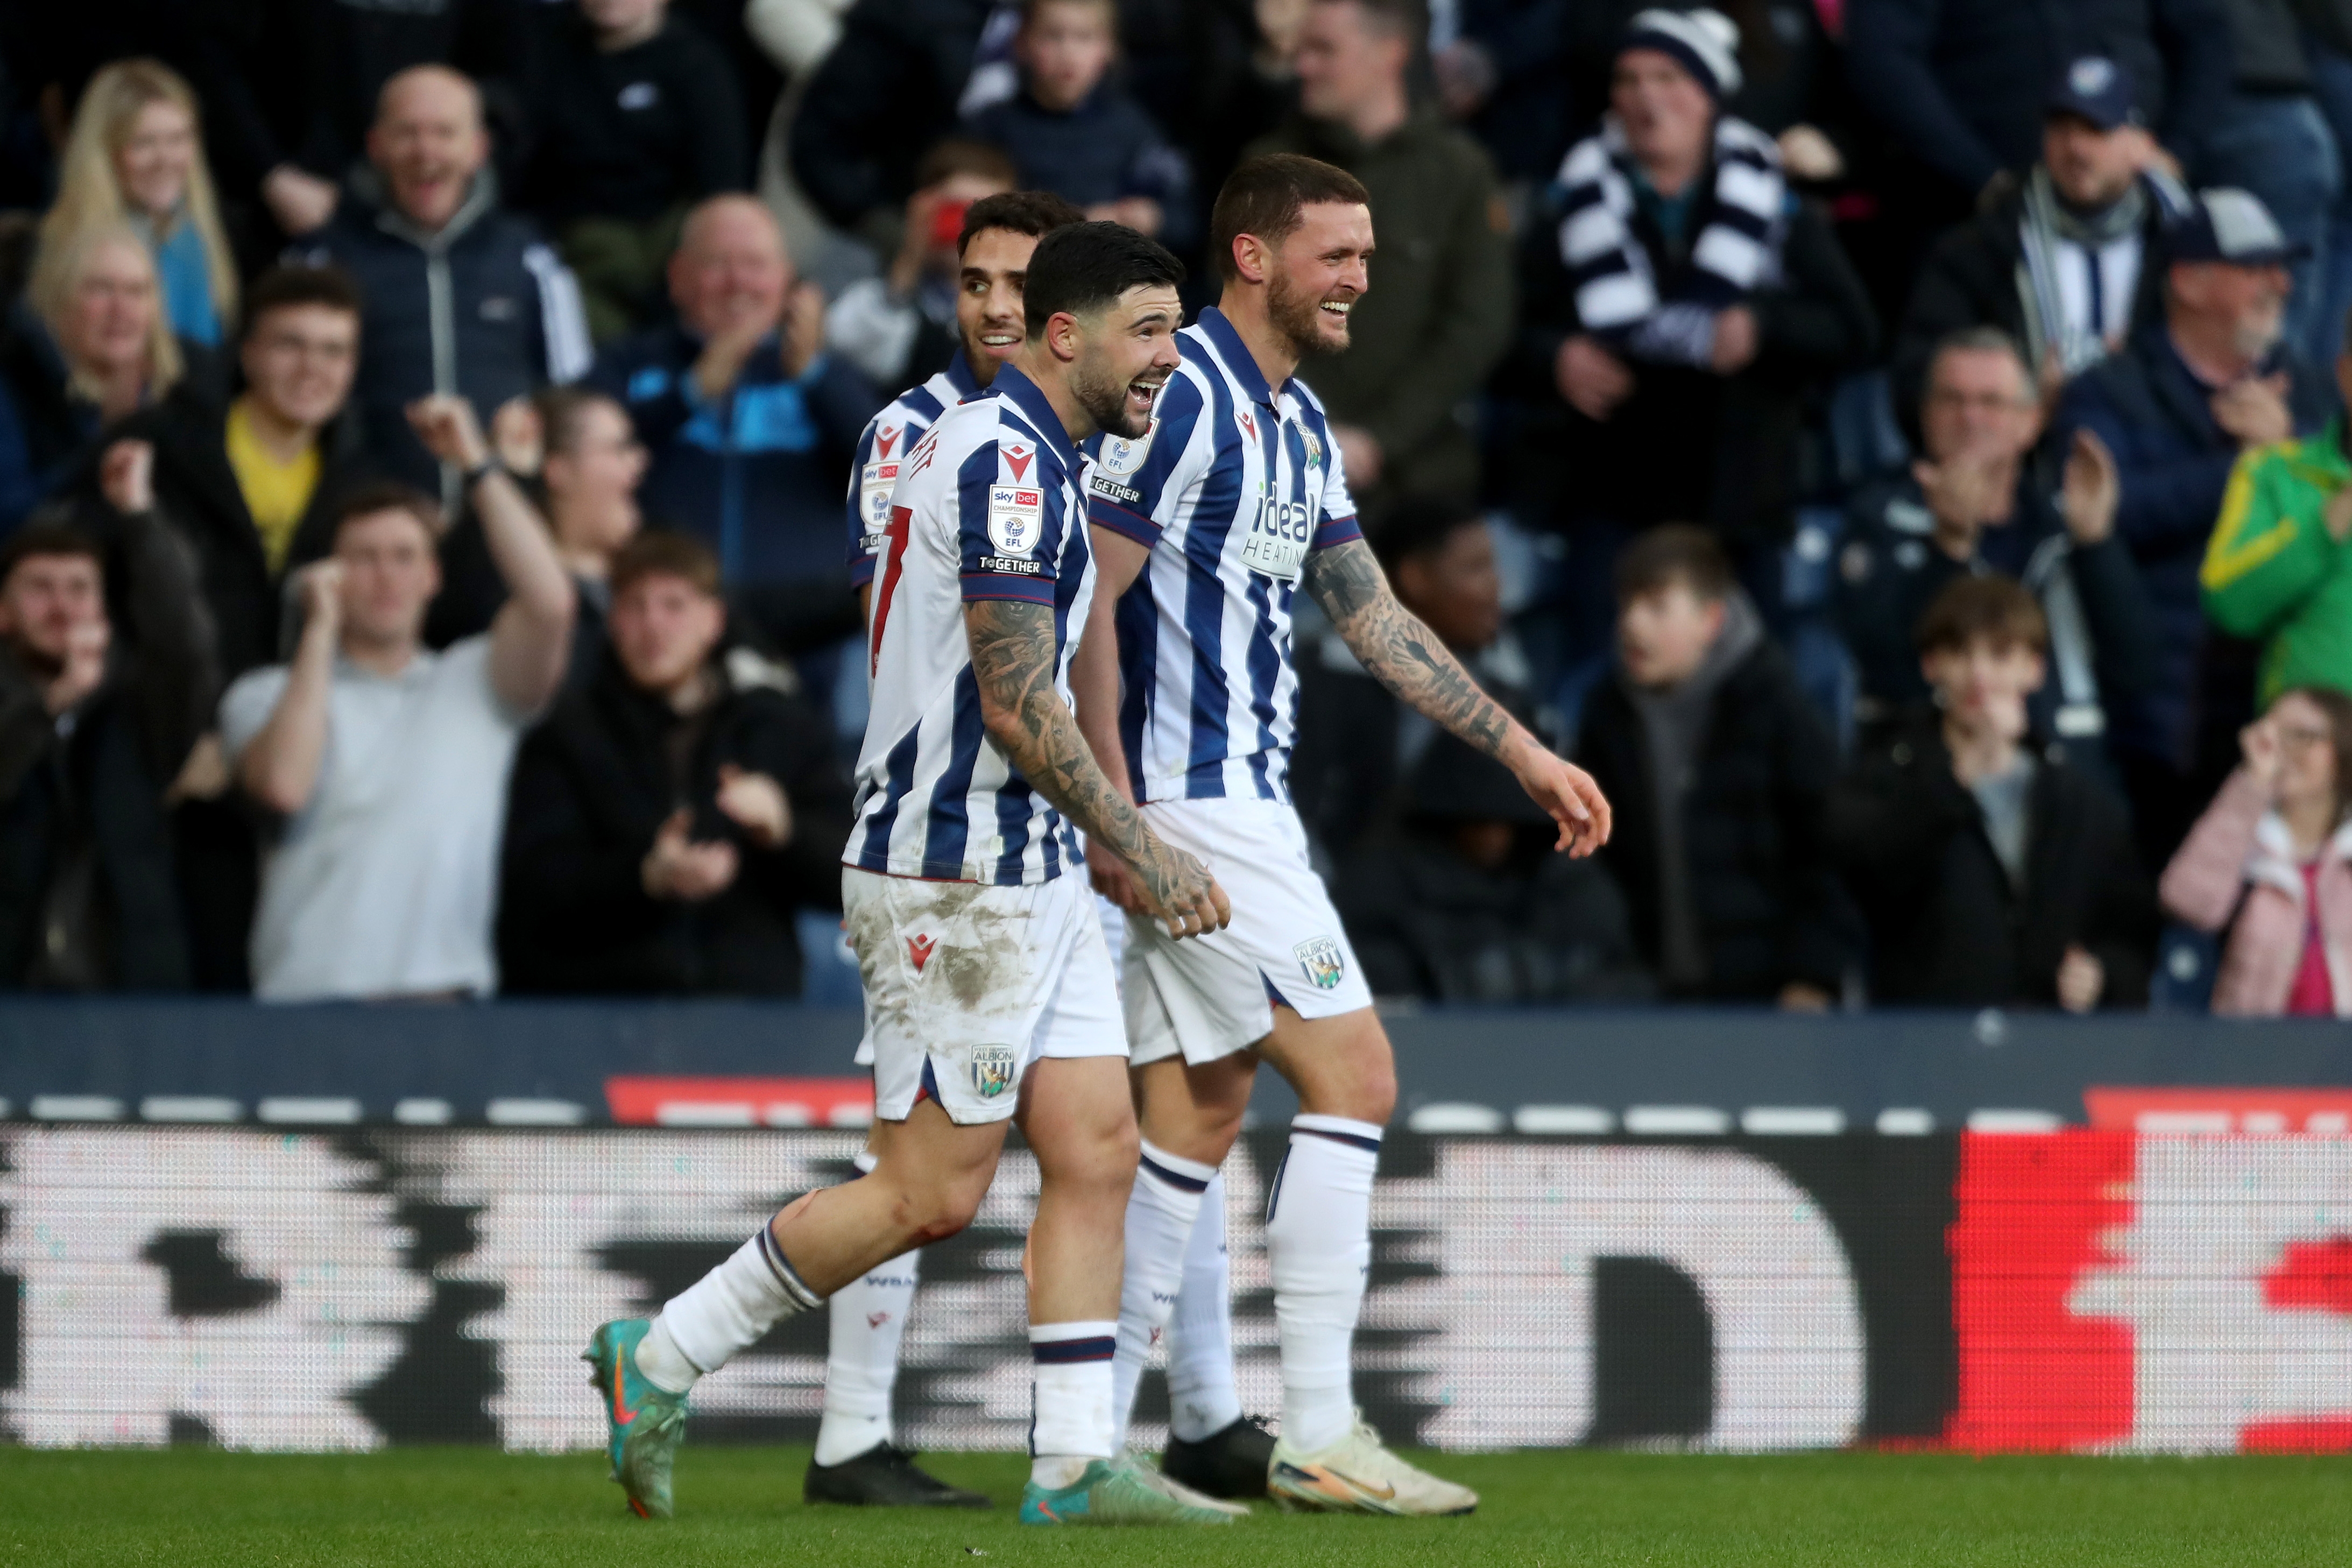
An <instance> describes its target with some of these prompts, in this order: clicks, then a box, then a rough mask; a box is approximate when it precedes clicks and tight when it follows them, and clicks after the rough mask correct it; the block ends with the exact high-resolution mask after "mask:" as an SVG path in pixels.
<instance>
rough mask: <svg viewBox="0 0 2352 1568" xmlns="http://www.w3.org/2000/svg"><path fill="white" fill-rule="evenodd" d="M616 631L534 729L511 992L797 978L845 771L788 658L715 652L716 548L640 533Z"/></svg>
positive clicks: (617, 589)
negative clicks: (801, 936)
mask: <svg viewBox="0 0 2352 1568" xmlns="http://www.w3.org/2000/svg"><path fill="white" fill-rule="evenodd" d="M612 585H613V600H612V605H613V608H612V632H613V637H612V644H611V647H610V650H609V651H608V652H607V653H605V654H604V656H603V657H602V658H600V659H599V660H598V668H597V672H596V674H595V675H594V676H593V679H591V680H590V682H589V684H588V685H587V686H586V688H585V689H583V690H580V691H576V692H574V693H572V695H571V696H569V697H567V698H566V699H565V700H563V701H562V703H561V704H559V705H558V707H557V708H556V710H555V711H554V713H553V714H552V715H551V717H550V718H549V720H548V721H547V722H546V723H545V724H542V725H541V726H540V727H539V728H538V729H537V730H534V731H532V732H531V733H530V737H529V738H528V739H526V740H525V741H524V742H523V746H522V752H521V755H520V758H518V760H517V762H516V763H515V776H514V786H513V792H512V795H511V805H509V813H508V828H507V837H506V847H505V869H504V873H503V884H502V885H503V897H502V899H501V900H500V908H499V955H500V960H501V963H502V964H503V967H504V971H505V974H506V981H507V986H508V988H509V990H514V991H568V992H588V993H614V992H670V993H694V994H729V995H779V996H791V995H797V994H799V992H800V988H801V952H800V944H799V942H798V941H797V939H796V938H795V936H794V934H793V914H794V911H795V910H798V909H799V908H801V907H802V906H803V905H814V906H815V907H818V908H824V909H837V908H839V907H840V899H841V870H840V863H841V848H842V845H843V843H844V841H845V839H846V838H847V837H848V835H849V781H848V779H847V778H846V777H845V775H844V773H843V772H842V768H841V763H840V762H839V760H838V759H837V758H836V756H835V749H834V742H833V731H832V729H831V727H830V726H828V725H827V724H826V723H825V721H824V719H823V718H821V717H820V716H819V715H818V714H817V712H816V710H814V708H812V707H811V706H810V705H809V704H808V703H807V702H806V701H805V700H803V699H802V697H801V695H800V690H799V686H798V683H797V681H795V680H794V679H793V675H792V672H791V671H790V670H789V669H788V668H783V667H782V666H779V665H773V664H770V663H768V662H767V661H766V660H764V659H762V658H759V656H757V655H756V654H753V653H751V651H750V650H749V649H745V648H738V649H736V650H735V651H734V652H733V653H731V654H729V655H727V656H726V657H725V658H721V657H719V646H720V639H721V637H722V636H723V635H724V633H725V631H726V626H727V610H726V605H725V604H724V603H723V601H722V600H721V599H720V597H719V563H718V561H717V559H716V558H715V557H714V556H712V554H711V553H710V552H709V550H708V549H706V548H704V547H703V546H702V545H701V544H700V543H698V542H695V541H694V540H691V539H688V538H686V537H685V536H683V535H680V534H670V533H646V534H642V535H640V536H639V537H638V538H637V539H635V541H633V542H631V543H629V544H628V545H627V546H625V548H624V549H623V550H622V551H621V552H620V553H619V555H618V556H617V557H615V559H614V563H613V577H612Z"/></svg>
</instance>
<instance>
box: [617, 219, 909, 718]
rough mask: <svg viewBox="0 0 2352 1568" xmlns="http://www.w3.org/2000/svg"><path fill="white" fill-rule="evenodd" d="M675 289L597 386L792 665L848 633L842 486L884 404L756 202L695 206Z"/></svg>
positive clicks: (672, 281) (660, 504)
mask: <svg viewBox="0 0 2352 1568" xmlns="http://www.w3.org/2000/svg"><path fill="white" fill-rule="evenodd" d="M669 288H670V298H671V300H673V301H674V302H675V303H676V304H677V323H676V324H675V325H672V326H666V327H657V328H655V329H654V330H653V331H648V332H642V333H639V334H638V335H637V336H635V337H633V338H626V339H624V340H623V341H621V342H617V343H614V344H612V345H610V346H609V347H607V348H606V349H605V350H604V353H603V354H602V355H601V356H600V357H599V358H598V361H597V367H596V374H595V384H596V385H597V387H598V388H599V389H600V390H603V391H604V392H607V393H609V394H610V395H613V396H614V397H616V398H618V399H620V401H621V403H622V405H623V406H625V408H627V409H628V411H629V416H630V418H631V419H632V420H633V421H634V422H635V426H636V431H637V435H638V437H639V438H640V439H642V440H643V441H644V442H645V443H646V447H648V448H649V449H650V450H651V452H652V453H653V471H652V474H651V476H650V477H649V478H648V479H647V481H646V500H647V501H648V503H649V504H650V507H651V510H653V511H654V512H655V514H656V515H657V516H659V517H661V518H662V519H663V520H664V521H669V522H674V523H675V524H676V525H677V526H678V527H680V528H682V529H684V530H685V531H688V532H689V533H691V534H693V535H694V536H695V537H697V538H698V539H700V540H701V541H702V542H704V543H706V544H709V546H710V547H711V548H712V549H713V550H714V551H715V552H717V553H718V556H719V567H720V570H721V572H722V574H724V578H725V581H726V583H727V585H728V588H729V590H730V593H731V594H732V595H735V598H736V602H737V603H738V604H739V605H741V606H743V607H744V608H745V609H746V610H747V612H748V613H749V614H750V616H751V618H752V619H753V620H755V621H756V622H758V623H759V624H760V626H761V627H762V628H763V629H764V630H765V631H766V632H767V634H768V635H769V636H770V637H772V638H773V639H774V640H775V641H776V642H777V643H778V644H779V645H781V646H782V647H783V648H784V649H785V650H786V651H787V652H790V653H793V654H795V655H797V654H801V653H803V652H805V651H808V650H812V649H815V648H819V647H824V646H825V645H828V644H831V643H833V642H835V641H836V640H838V639H839V638H841V637H846V636H849V635H850V634H852V633H854V632H856V630H857V629H858V619H857V608H856V601H855V600H854V599H853V598H852V597H851V596H850V593H849V581H848V575H847V573H848V568H847V567H846V565H845V564H844V563H843V560H842V550H841V532H840V530H841V511H840V506H841V496H842V489H843V480H844V478H845V473H846V471H847V469H848V467H849V459H850V453H851V451H852V450H853V449H854V447H856V441H857V435H858V432H859V430H860V429H862V428H863V427H864V426H865V423H866V418H867V416H870V415H871V414H872V413H873V412H874V410H875V409H876V407H877V406H878V405H880V403H881V401H882V400H881V399H880V398H879V397H877V396H876V395H874V392H873V390H872V388H871V387H870V386H869V385H868V384H866V378H865V377H863V376H861V375H859V374H857V372H856V369H855V368H854V367H853V366H851V365H850V363H848V362H847V360H845V359H844V358H843V357H842V356H840V355H838V354H833V353H826V352H825V342H824V295H823V293H821V292H820V291H819V290H818V289H817V288H816V286H815V285H814V284H810V283H799V282H795V281H794V279H793V264H792V258H791V257H789V256H788V255H786V254H785V252H784V244H783V237H782V234H780V233H779V232H778V231H777V228H776V222H775V219H773V218H772V217H771V216H768V211H767V209H766V208H765V207H762V206H761V205H760V204H759V203H757V202H755V201H752V200H751V198H749V197H747V196H719V197H715V198H713V199H712V200H710V201H708V202H705V203H703V204H702V205H700V206H698V207H697V208H695V210H694V212H693V214H692V215H691V216H689V217H688V219H687V222H686V232H685V236H684V237H683V238H682V239H681V241H680V242H679V245H678V250H677V255H676V256H675V257H673V258H671V259H670V265H669ZM811 683H812V685H813V686H814V687H815V688H816V689H818V690H820V691H829V689H830V688H829V687H826V686H824V685H823V684H822V683H821V682H819V681H818V680H817V679H816V677H815V676H814V674H812V676H811Z"/></svg>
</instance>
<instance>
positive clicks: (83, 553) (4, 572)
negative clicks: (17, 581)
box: [0, 522, 106, 587]
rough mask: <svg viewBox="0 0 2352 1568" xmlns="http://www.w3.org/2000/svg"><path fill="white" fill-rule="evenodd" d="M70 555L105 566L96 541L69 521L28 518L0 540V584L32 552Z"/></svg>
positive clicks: (101, 570)
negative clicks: (1, 541) (36, 520)
mask: <svg viewBox="0 0 2352 1568" xmlns="http://www.w3.org/2000/svg"><path fill="white" fill-rule="evenodd" d="M58 555H72V556H79V557H80V558H81V559H83V560H85V561H88V562H89V563H92V564H93V565H95V566H97V567H98V569H99V571H100V573H101V574H103V573H104V572H105V570H106V552H104V551H102V550H100V548H99V546H98V541H97V540H95V539H92V538H91V537H90V536H89V534H87V533H84V532H83V531H81V530H80V529H79V528H76V527H74V526H73V525H72V524H70V523H64V522H28V523H26V525H25V526H24V527H22V528H20V529H18V530H17V531H16V532H14V533H12V534H10V535H9V536H8V541H7V542H6V543H5V544H0V587H5V586H7V584H8V579H9V578H11V577H13V576H15V575H16V568H17V567H19V566H22V565H23V564H24V563H26V562H27V561H30V560H32V559H34V558H35V557H36V556H58Z"/></svg>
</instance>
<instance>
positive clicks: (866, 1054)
mask: <svg viewBox="0 0 2352 1568" xmlns="http://www.w3.org/2000/svg"><path fill="white" fill-rule="evenodd" d="M1095 916H1096V918H1097V919H1098V920H1099V921H1102V933H1103V942H1104V944H1105V946H1106V947H1108V950H1109V952H1110V972H1111V976H1112V978H1114V979H1116V978H1118V974H1119V973H1120V968H1119V965H1120V963H1122V962H1123V961H1124V959H1125V956H1126V953H1127V911H1125V910H1122V909H1120V908H1119V907H1118V905H1117V904H1114V903H1112V902H1111V901H1110V900H1108V899H1106V898H1104V897H1103V896H1102V895H1101V894H1099V893H1097V894H1096V895H1095ZM867 1017H868V1020H869V1022H868V1024H867V1026H866V1028H865V1029H864V1030H863V1031H862V1032H861V1033H860V1034H859V1035H858V1037H857V1055H856V1057H854V1058H851V1061H852V1064H853V1065H854V1066H857V1067H862V1068H870V1067H872V1066H873V1065H874V1029H873V1026H872V1024H871V1022H870V1020H871V1018H872V1009H870V1008H869V1009H867Z"/></svg>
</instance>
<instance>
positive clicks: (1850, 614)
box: [1836, 465, 2161, 777]
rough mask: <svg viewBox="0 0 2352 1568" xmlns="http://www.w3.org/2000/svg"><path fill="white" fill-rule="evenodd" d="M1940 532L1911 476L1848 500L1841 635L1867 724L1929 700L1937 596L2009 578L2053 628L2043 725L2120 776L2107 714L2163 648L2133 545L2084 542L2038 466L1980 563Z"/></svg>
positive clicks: (2081, 756) (2130, 694) (2076, 759)
mask: <svg viewBox="0 0 2352 1568" xmlns="http://www.w3.org/2000/svg"><path fill="white" fill-rule="evenodd" d="M1935 528H1936V520H1935V517H1934V515H1933V514H1932V513H1930V512H1929V511H1928V510H1927V503H1926V501H1925V500H1923V499H1922V497H1921V495H1920V492H1919V482H1918V481H1917V480H1916V479H1913V478H1912V477H1911V476H1910V475H1909V474H1908V473H1897V474H1889V475H1886V476H1884V477H1883V478H1881V479H1878V480H1877V481H1875V482H1874V483H1872V484H1870V485H1866V486H1864V488H1863V489H1861V490H1859V491H1857V492H1856V493H1855V495H1854V498H1853V500H1852V501H1851V502H1849V503H1848V505H1847V508H1846V526H1845V542H1844V544H1843V545H1842V546H1841V547H1840V550H1839V552H1838V573H1837V588H1836V604H1837V618H1838V630H1839V631H1840V632H1841V633H1842V634H1843V637H1844V638H1845V645H1846V647H1847V649H1848V650H1849V651H1850V652H1851V653H1852V654H1853V662H1854V671H1855V674H1856V675H1857V676H1858V677H1859V678H1860V681H1861V687H1862V690H1861V693H1860V701H1859V702H1858V703H1857V705H1856V708H1857V717H1859V718H1861V719H1862V720H1863V721H1864V730H1865V731H1884V729H1885V726H1886V725H1887V724H1889V723H1892V722H1894V721H1896V720H1897V719H1898V718H1899V717H1900V715H1901V714H1902V713H1903V711H1904V710H1906V709H1908V708H1909V707H1911V706H1912V705H1913V704H1914V703H1916V702H1921V701H1924V700H1926V699H1927V677H1926V676H1924V675H1922V674H1921V673H1920V672H1919V648H1918V644H1917V643H1916V641H1915V640H1914V635H1915V634H1916V632H1917V630H1918V626H1919V617H1920V616H1921V615H1923V614H1924V613H1925V612H1926V610H1927V605H1928V603H1929V601H1931V600H1932V599H1934V598H1935V596H1936V595H1937V594H1939V593H1941V592H1942V591H1943V589H1944V587H1945V585H1946V584H1948V583H1950V582H1952V581H1953V580H1954V579H1955V578H1958V577H1965V576H1969V575H1970V574H1979V575H1981V574H1987V573H1997V574H2001V575H2003V576H2008V577H2012V578H2015V579H2016V580H2017V581H2019V582H2021V583H2022V584H2025V586H2026V588H2027V589H2028V590H2029V591H2030V592H2031V593H2032V595H2033V596H2034V597H2035V598H2036V599H2037V600H2039V601H2040V602H2041V605H2042V615H2043V616H2044V618H2045V619H2047V620H2048V622H2049V624H2050V658H2049V664H2050V678H2049V679H2047V680H2045V681H2044V682H2043V683H2042V689H2041V690H2040V691H2039V692H2037V693H2035V694H2034V697H2033V700H2032V704H2031V710H2032V717H2033V721H2034V726H2035V729H2036V731H2037V732H2039V733H2042V734H2049V735H2056V736H2058V737H2059V738H2060V741H2059V743H2060V744H2062V745H2063V746H2064V747H2065V748H2066V753H2067V757H2068V759H2069V760H2070V761H2072V762H2073V763H2074V764H2075V765H2076V766H2077V767H2080V768H2084V769H2086V770H2088V771H2089V772H2091V773H2093V774H2094V775H2095V776H2102V777H2105V776H2112V775H2111V772H2110V770H2109V769H2108V766H2107V761H2106V754H2105V752H2106V747H2105V736H2106V731H2107V710H2108V709H2109V707H2110V706H2111V705H2113V704H2115V703H2116V702H2117V701H2120V700H2128V699H2131V698H2134V697H2137V696H2138V695H2139V694H2140V693H2141V692H2142V690H2143V689H2144V688H2145V686H2146V684H2147V680H2148V678H2149V674H2150V671H2151V670H2152V669H2153V668H2154V667H2155V665H2156V663H2157V660H2158V656H2159V654H2160V651H2161V650H2160V648H2159V647H2158V640H2157V629H2156V615H2155V611H2154V610H2153V608H2152V607H2151V606H2150V605H2149V604H2148V598H2147V589H2146V588H2145V587H2144V586H2142V585H2141V583H2140V577H2139V567H2138V566H2137V564H2136V563H2134V562H2133V560H2132V558H2131V550H2130V548H2129V547H2128V546H2126V544H2125V543H2124V542H2123V540H2122V539H2121V538H2120V537H2119V536H2117V535H2116V534H2109V535H2108V536H2107V537H2106V538H2105V539H2104V540H2102V541H2100V542H2098V543H2097V544H2095V545H2092V546H2090V547H2088V548H2087V549H2086V548H2084V546H2082V545H2080V544H2077V543H2076V542H2074V540H2073V539H2072V538H2071V537H2069V536H2068V534H2067V532H2066V525H2065V523H2064V521H2063V520H2062V519H2061V518H2060V517H2059V515H2058V510H2057V508H2056V507H2055V506H2054V505H2053V503H2052V500H2051V497H2050V495H2049V493H2048V492H2047V490H2046V489H2044V488H2043V487H2042V486H2041V485H2039V484H2037V483H2036V482H2035V480H2034V479H2033V478H2032V471H2031V465H2028V472H2027V473H2026V474H2024V475H2022V476H2021V477H2020V479H2019V483H2018V490H2017V508H2016V510H2015V511H2014V512H2013V513H2012V514H2011V521H2009V522H2006V523H2003V524H2002V525H2001V526H2000V527H1998V528H1989V529H1986V530H1984V531H1982V532H1981V533H1979V535H1978V539H1977V553H1976V558H1975V559H1974V560H1973V561H1967V562H1961V561H1955V560H1953V559H1952V558H1951V557H1950V556H1949V555H1947V554H1946V553H1945V552H1943V551H1942V550H1940V549H1938V548H1937V545H1936V542H1935V538H1934V535H1935Z"/></svg>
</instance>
